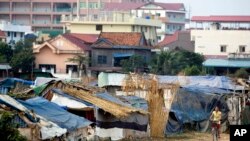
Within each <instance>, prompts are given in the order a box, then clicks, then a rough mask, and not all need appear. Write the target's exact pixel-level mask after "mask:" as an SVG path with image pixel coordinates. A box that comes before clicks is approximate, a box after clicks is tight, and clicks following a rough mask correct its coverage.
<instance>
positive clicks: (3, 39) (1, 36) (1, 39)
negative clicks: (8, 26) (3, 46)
mask: <svg viewBox="0 0 250 141" xmlns="http://www.w3.org/2000/svg"><path fill="white" fill-rule="evenodd" d="M0 42H4V43H5V42H6V35H5V33H4V32H3V31H2V30H0Z"/></svg>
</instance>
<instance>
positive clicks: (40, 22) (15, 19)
mask: <svg viewBox="0 0 250 141" xmlns="http://www.w3.org/2000/svg"><path fill="white" fill-rule="evenodd" d="M150 1H153V0H1V1H0V20H5V21H9V22H12V23H14V24H22V25H31V26H32V29H33V30H34V31H37V30H41V29H62V24H61V23H60V19H61V15H72V16H76V15H77V3H78V2H80V4H79V7H80V13H79V14H80V16H86V14H87V13H88V14H90V13H91V14H96V13H98V11H100V9H102V7H103V6H104V4H105V3H110V2H150ZM87 5H88V6H87ZM87 7H88V8H87Z"/></svg>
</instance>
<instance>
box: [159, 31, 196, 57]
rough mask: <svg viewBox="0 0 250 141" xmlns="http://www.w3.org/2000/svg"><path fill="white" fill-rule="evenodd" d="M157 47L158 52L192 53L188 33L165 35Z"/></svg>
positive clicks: (179, 32) (192, 47)
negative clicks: (179, 51)
mask: <svg viewBox="0 0 250 141" xmlns="http://www.w3.org/2000/svg"><path fill="white" fill-rule="evenodd" d="M157 47H158V48H159V49H160V50H163V51H168V50H186V51H190V52H194V42H193V41H191V36H190V31H176V32H175V33H174V34H173V35H166V36H165V38H164V40H163V41H162V42H160V43H159V44H158V45H157Z"/></svg>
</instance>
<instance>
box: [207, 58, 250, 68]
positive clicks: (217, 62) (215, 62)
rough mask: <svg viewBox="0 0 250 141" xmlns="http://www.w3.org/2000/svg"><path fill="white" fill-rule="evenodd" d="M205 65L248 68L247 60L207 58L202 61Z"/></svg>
mask: <svg viewBox="0 0 250 141" xmlns="http://www.w3.org/2000/svg"><path fill="white" fill-rule="evenodd" d="M203 66H205V67H227V68H250V61H249V60H229V59H227V60H226V59H208V60H206V61H205V62H203Z"/></svg>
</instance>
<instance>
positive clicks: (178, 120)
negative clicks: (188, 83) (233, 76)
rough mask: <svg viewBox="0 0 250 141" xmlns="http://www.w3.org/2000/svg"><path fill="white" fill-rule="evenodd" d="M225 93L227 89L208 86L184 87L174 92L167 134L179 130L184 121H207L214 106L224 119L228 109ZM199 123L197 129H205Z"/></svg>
mask: <svg viewBox="0 0 250 141" xmlns="http://www.w3.org/2000/svg"><path fill="white" fill-rule="evenodd" d="M225 94H229V92H228V91H226V90H222V89H218V88H209V87H194V86H192V87H185V88H181V89H180V90H179V92H178V93H177V94H176V96H175V99H174V101H173V104H172V107H171V110H170V111H171V113H170V120H169V121H168V125H167V134H169V133H176V132H181V131H182V127H183V126H184V124H185V123H197V125H198V124H199V122H203V121H207V120H208V119H209V117H210V115H211V112H212V111H213V109H214V108H215V106H219V107H220V110H221V111H222V119H226V117H227V113H228V111H229V109H228V107H227V104H226V101H225ZM202 128H207V127H202V126H201V124H199V129H197V130H206V129H202Z"/></svg>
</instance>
